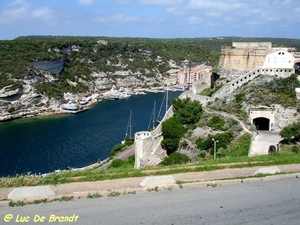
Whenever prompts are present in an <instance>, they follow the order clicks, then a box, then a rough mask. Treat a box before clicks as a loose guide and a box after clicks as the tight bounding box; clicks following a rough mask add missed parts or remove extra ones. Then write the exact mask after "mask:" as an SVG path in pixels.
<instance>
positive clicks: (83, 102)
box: [80, 96, 92, 105]
mask: <svg viewBox="0 0 300 225" xmlns="http://www.w3.org/2000/svg"><path fill="white" fill-rule="evenodd" d="M91 100H92V97H91V96H89V97H86V98H83V99H81V100H80V105H85V104H87V103H88V102H89V101H91Z"/></svg>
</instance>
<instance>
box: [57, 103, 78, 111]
mask: <svg viewBox="0 0 300 225" xmlns="http://www.w3.org/2000/svg"><path fill="white" fill-rule="evenodd" d="M60 106H61V108H62V109H64V110H70V111H77V110H78V106H77V105H76V104H75V103H73V102H68V103H66V104H61V105H60Z"/></svg>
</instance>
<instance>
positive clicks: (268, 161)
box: [0, 137, 300, 187]
mask: <svg viewBox="0 0 300 225" xmlns="http://www.w3.org/2000/svg"><path fill="white" fill-rule="evenodd" d="M241 139H242V140H244V141H243V142H245V143H246V141H247V138H246V137H241ZM243 142H240V143H243ZM235 149H236V145H235V144H233V145H232V148H231V151H230V152H231V153H230V154H231V155H232V156H226V157H223V158H217V159H216V160H214V159H206V160H205V161H201V162H199V163H195V164H187V165H173V166H156V167H150V168H144V169H140V170H136V169H133V168H115V169H109V170H105V171H96V170H83V171H67V172H62V173H59V174H56V173H53V174H50V175H48V176H46V177H37V176H33V175H23V176H21V175H18V176H16V177H4V178H0V187H20V186H37V185H49V184H52V185H56V184H62V183H71V182H85V181H100V180H113V179H121V178H129V177H143V176H149V175H170V174H176V173H187V172H202V171H213V170H219V169H224V168H243V167H254V166H270V165H284V164H295V163H300V154H299V153H298V154H296V153H290V152H287V153H285V152H283V153H272V154H270V155H265V156H255V157H247V156H237V154H236V150H235ZM230 154H229V155H230Z"/></svg>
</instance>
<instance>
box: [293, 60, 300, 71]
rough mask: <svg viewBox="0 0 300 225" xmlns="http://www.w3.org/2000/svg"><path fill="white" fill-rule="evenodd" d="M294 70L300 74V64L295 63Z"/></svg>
mask: <svg viewBox="0 0 300 225" xmlns="http://www.w3.org/2000/svg"><path fill="white" fill-rule="evenodd" d="M294 68H295V73H297V74H300V62H297V63H295V65H294Z"/></svg>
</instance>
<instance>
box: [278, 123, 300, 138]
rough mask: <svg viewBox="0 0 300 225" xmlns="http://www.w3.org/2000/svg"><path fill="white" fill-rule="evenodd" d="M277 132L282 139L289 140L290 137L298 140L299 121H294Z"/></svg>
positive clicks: (299, 131) (299, 135) (299, 136)
mask: <svg viewBox="0 0 300 225" xmlns="http://www.w3.org/2000/svg"><path fill="white" fill-rule="evenodd" d="M279 134H280V136H281V137H282V138H283V139H285V140H287V141H291V140H292V139H296V140H299V139H300V121H298V122H296V123H292V124H291V125H288V126H286V127H284V128H283V129H282V130H281V131H280V133H279Z"/></svg>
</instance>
